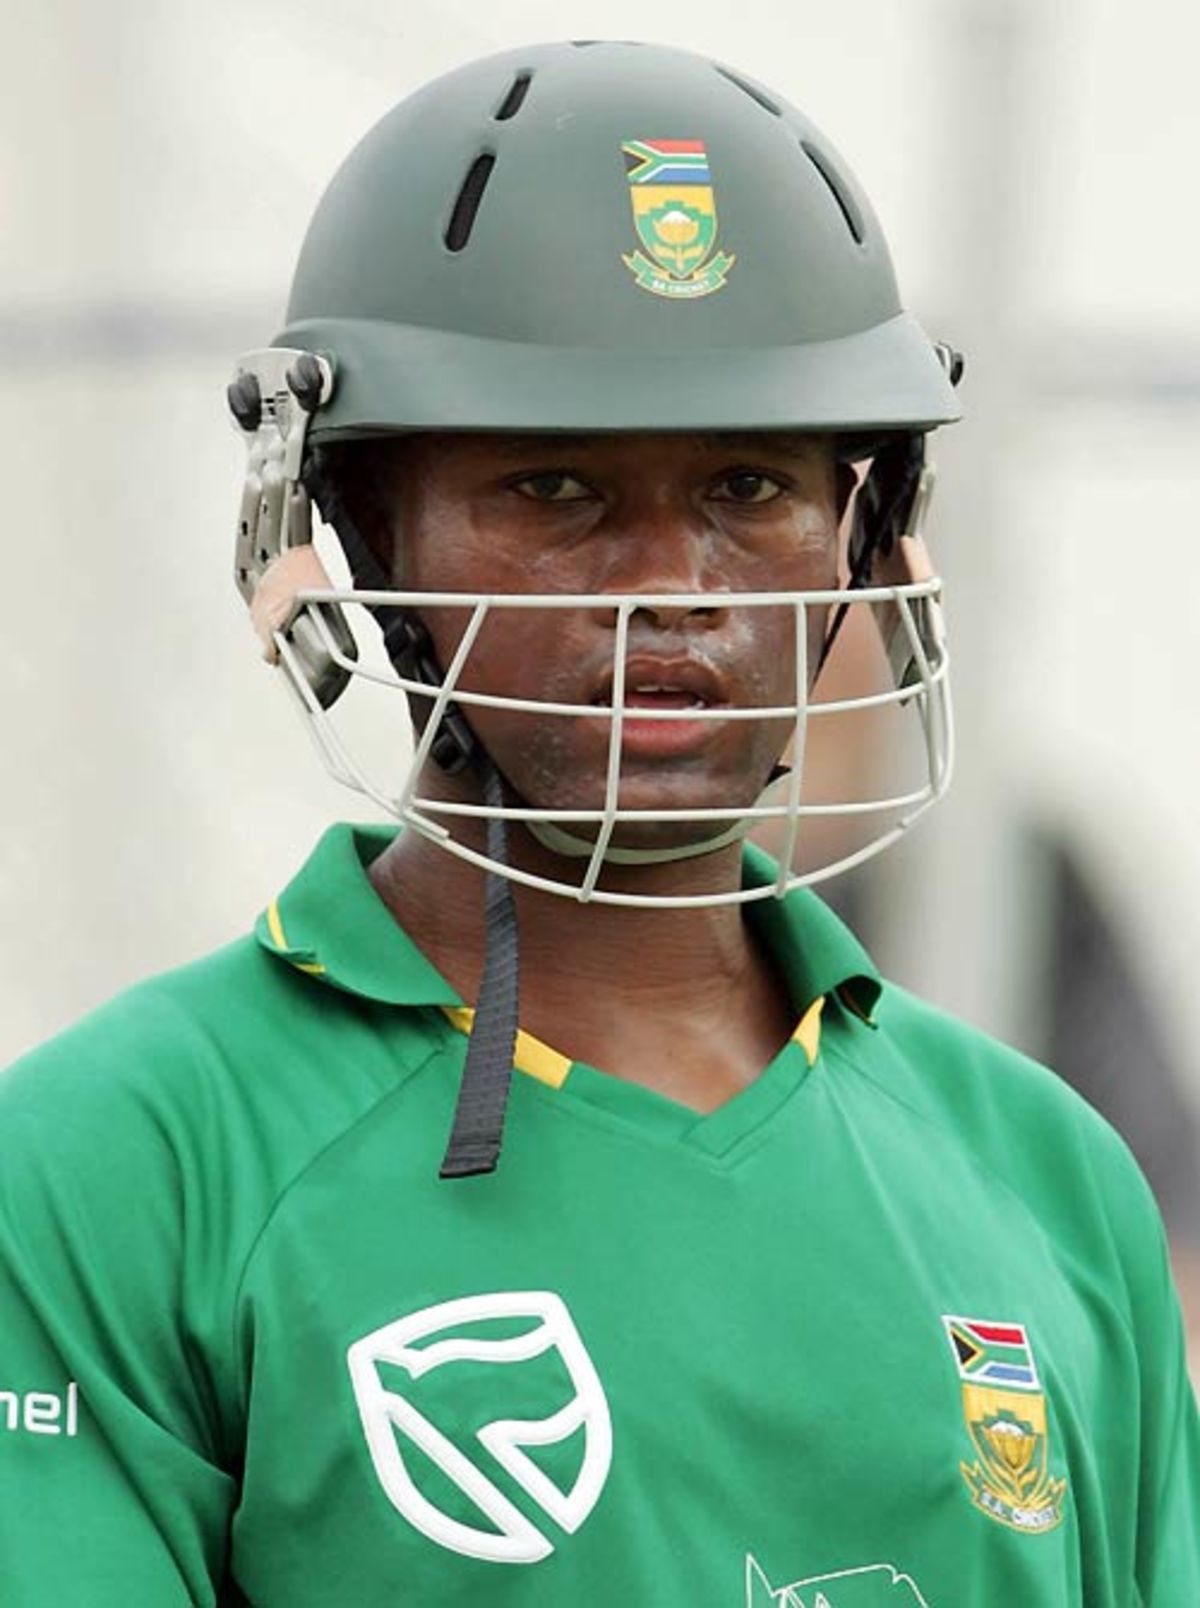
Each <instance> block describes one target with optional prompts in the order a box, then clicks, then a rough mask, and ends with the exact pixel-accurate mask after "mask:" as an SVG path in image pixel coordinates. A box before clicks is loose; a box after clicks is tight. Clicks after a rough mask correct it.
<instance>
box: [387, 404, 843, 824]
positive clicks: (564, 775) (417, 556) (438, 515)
mask: <svg viewBox="0 0 1200 1608" xmlns="http://www.w3.org/2000/svg"><path fill="white" fill-rule="evenodd" d="M387 479H388V482H389V484H388V486H387V500H388V504H389V507H390V508H391V510H392V527H393V537H394V542H395V552H396V571H397V575H396V578H397V582H398V584H400V585H402V586H403V587H404V588H405V589H406V590H410V589H411V590H421V591H430V592H468V593H498V594H507V593H519V592H525V593H554V594H570V593H585V594H604V595H612V596H614V597H615V596H624V595H629V594H633V595H635V596H636V595H642V596H646V597H647V598H650V597H652V596H654V595H656V594H659V595H661V594H679V595H681V596H682V595H686V594H698V593H702V594H705V597H704V600H703V602H702V603H695V602H693V603H692V604H682V603H681V604H680V605H679V606H677V607H676V606H664V605H663V604H662V603H661V602H659V603H650V602H647V603H646V604H645V605H644V606H638V607H635V608H634V610H633V612H632V614H631V616H630V620H629V636H628V647H627V653H626V670H625V681H626V705H627V711H628V712H627V715H626V719H625V724H624V730H623V738H622V746H621V772H620V795H619V802H620V804H621V806H622V808H625V809H689V810H699V809H722V808H730V809H731V812H736V810H738V809H739V808H745V807H747V806H749V805H751V804H752V803H753V802H754V800H755V799H756V798H757V796H758V794H759V793H760V792H761V791H762V789H763V787H764V786H765V785H766V782H767V780H768V779H769V776H770V773H771V769H772V767H773V766H774V764H775V763H776V762H777V761H778V759H779V757H780V754H781V753H782V751H783V749H784V748H785V746H786V744H787V741H788V738H789V735H790V733H791V731H792V729H793V723H792V722H791V721H790V720H787V719H781V718H778V717H776V718H775V719H773V720H770V719H749V720H734V719H715V718H707V719H696V718H693V719H690V720H689V719H686V718H683V719H672V720H669V721H663V720H656V719H649V718H646V717H645V715H643V716H642V718H639V710H642V711H655V710H674V711H684V712H687V711H691V710H703V709H719V708H723V707H729V708H737V707H743V708H744V707H770V706H772V705H775V706H779V705H786V704H793V703H794V702H795V700H796V697H797V686H796V666H797V650H796V616H795V613H794V611H793V610H792V609H790V608H787V607H777V606H771V607H754V608H751V607H742V608H739V607H738V606H737V594H738V593H739V592H741V593H745V592H756V593H763V592H771V593H775V592H799V591H809V590H821V589H828V588H832V587H834V586H835V585H836V573H837V532H838V523H839V518H840V515H841V512H842V509H843V507H844V504H845V499H846V496H847V495H848V491H849V485H850V484H852V479H851V476H850V474H849V471H847V470H844V469H839V467H838V466H837V464H836V462H835V458H834V453H833V447H832V442H831V440H830V439H829V438H828V437H823V436H812V435H800V434H797V435H790V436H789V435H779V434H754V435H741V436H737V435H681V434H637V435H632V434H631V435H616V434H614V435H594V436H561V435H537V436H515V435H505V434H495V435H482V434H470V435H427V436H422V437H417V438H415V439H411V440H409V441H407V442H404V443H402V444H401V445H400V447H399V449H398V450H397V452H396V454H395V456H394V458H393V459H392V460H391V464H390V470H389V473H388V476H387ZM423 612H424V618H425V622H426V624H427V626H428V628H429V631H430V634H431V636H432V639H433V643H434V646H435V649H436V652H437V657H438V661H439V663H440V664H441V665H442V666H443V668H444V667H446V666H447V665H448V664H449V663H450V661H451V659H452V657H453V654H454V651H455V648H456V646H457V645H458V642H459V640H460V638H461V634H462V631H463V628H464V625H465V622H466V614H465V612H464V611H463V610H461V609H447V608H430V609H428V610H425V611H423ZM805 623H806V633H805V634H806V636H807V660H808V667H809V668H808V679H810V680H811V673H812V669H813V667H814V666H815V665H816V663H817V658H818V655H819V651H820V645H821V642H822V639H823V635H824V628H825V611H824V610H823V609H821V608H811V609H809V610H808V612H807V619H806V622H805ZM616 636H617V632H616V610H615V609H612V608H608V607H592V608H582V607H581V608H573V609H565V610H533V611H525V610H505V609H500V610H497V611H494V612H493V613H491V614H490V615H489V616H488V618H487V620H486V622H485V624H484V626H483V629H482V631H481V633H480V636H479V638H478V640H477V642H476V644H475V646H474V647H473V649H472V651H471V654H470V657H469V659H468V661H467V663H466V665H465V667H464V672H463V675H462V677H461V679H460V682H459V685H460V686H461V687H464V688H466V689H468V690H470V691H473V692H486V693H493V694H501V695H504V696H508V697H516V698H526V699H540V700H546V701H552V702H561V703H572V704H583V705H586V706H591V707H595V708H596V710H597V714H596V716H595V717H587V718H584V719H580V718H564V717H562V716H555V715H549V714H545V713H540V712H537V713H535V712H527V711H512V710H497V709H486V708H479V707H472V708H470V709H469V710H468V716H469V719H470V722H471V724H472V726H473V727H474V729H475V731H476V733H477V735H478V736H479V738H480V740H481V741H482V743H483V745H484V746H485V747H486V749H487V750H488V752H489V753H490V754H491V756H492V758H493V759H494V761H495V762H496V764H497V766H498V767H499V769H500V771H501V772H502V774H503V775H504V776H505V777H506V778H507V780H508V781H509V783H510V784H511V785H512V787H513V788H515V789H516V791H517V792H518V793H519V794H520V795H521V797H522V798H523V799H524V800H526V801H527V802H528V803H529V804H531V805H536V806H538V807H541V808H553V809H598V808H600V807H601V806H602V805H603V802H604V793H605V778H606V770H607V761H608V747H609V734H610V729H611V723H610V720H609V719H608V718H607V717H606V716H605V715H604V713H603V710H604V709H605V707H606V706H609V705H610V702H611V696H612V687H613V675H614V659H615V654H614V646H615V642H616ZM805 690H806V689H805ZM719 829H720V823H718V824H717V825H716V826H714V822H713V821H712V820H711V819H708V820H704V821H702V822H700V823H696V822H687V823H680V822H671V823H641V824H638V825H636V826H633V825H628V824H624V825H622V827H621V828H620V829H619V834H618V835H617V836H616V837H615V841H618V842H621V843H624V844H627V845H637V846H643V847H659V846H662V845H664V844H679V843H685V842H687V841H698V840H701V839H704V838H706V837H711V836H712V835H713V833H714V831H715V830H719ZM580 835H587V834H586V832H585V831H583V830H581V832H580Z"/></svg>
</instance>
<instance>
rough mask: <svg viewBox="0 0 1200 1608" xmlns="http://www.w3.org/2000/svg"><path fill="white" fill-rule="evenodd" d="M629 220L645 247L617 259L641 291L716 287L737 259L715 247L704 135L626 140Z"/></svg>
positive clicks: (675, 292) (687, 293) (687, 292)
mask: <svg viewBox="0 0 1200 1608" xmlns="http://www.w3.org/2000/svg"><path fill="white" fill-rule="evenodd" d="M621 154H622V155H623V156H624V158H625V174H626V177H627V178H628V180H629V199H630V202H631V204H632V206H633V222H634V226H635V228H636V229H637V232H638V238H639V239H640V240H641V242H642V245H643V246H644V247H645V250H644V251H631V252H629V253H628V254H627V255H625V256H623V257H622V259H621V260H622V262H623V263H624V264H625V266H626V267H627V268H628V269H629V271H630V273H632V275H633V277H634V279H635V280H636V281H637V283H638V284H639V285H640V286H641V288H642V289H643V290H648V291H651V292H652V293H653V294H654V295H655V296H665V297H669V298H671V299H680V298H684V299H687V298H692V297H696V296H709V295H711V294H712V292H713V291H714V290H720V289H721V287H722V286H723V285H724V283H725V281H726V280H727V279H728V277H729V270H730V269H731V268H732V267H733V265H734V263H735V262H736V261H737V258H736V257H735V256H734V255H733V254H732V253H730V252H726V251H717V250H716V244H717V205H716V200H715V198H714V195H713V185H712V175H711V173H710V172H709V167H708V152H707V150H706V149H705V145H704V141H703V140H626V142H625V143H624V144H623V145H622V147H621Z"/></svg>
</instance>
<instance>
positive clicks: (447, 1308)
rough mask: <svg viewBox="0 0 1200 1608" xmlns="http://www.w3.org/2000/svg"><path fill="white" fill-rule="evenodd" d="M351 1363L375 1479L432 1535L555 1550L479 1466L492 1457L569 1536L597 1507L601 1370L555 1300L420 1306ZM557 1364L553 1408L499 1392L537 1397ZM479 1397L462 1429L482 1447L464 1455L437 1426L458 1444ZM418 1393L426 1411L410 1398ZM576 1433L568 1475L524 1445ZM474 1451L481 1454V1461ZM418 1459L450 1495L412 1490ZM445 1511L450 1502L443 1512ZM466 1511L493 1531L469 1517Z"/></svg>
mask: <svg viewBox="0 0 1200 1608" xmlns="http://www.w3.org/2000/svg"><path fill="white" fill-rule="evenodd" d="M346 1362H347V1365H348V1366H349V1369H350V1379H351V1382H352V1384H353V1386H354V1397H355V1400H356V1402H357V1403H358V1411H359V1416H360V1418H361V1420H362V1428H363V1434H364V1435H365V1437H366V1441H367V1446H368V1448H369V1450H370V1453H371V1461H372V1463H373V1465H374V1468H375V1473H376V1475H377V1476H378V1479H379V1483H380V1485H381V1486H382V1487H383V1489H384V1491H385V1492H386V1493H387V1496H388V1499H389V1501H390V1502H391V1503H392V1506H393V1507H394V1508H395V1509H396V1511H397V1512H398V1513H399V1514H401V1515H402V1516H403V1517H404V1518H405V1519H407V1520H408V1522H409V1523H410V1524H412V1525H414V1526H415V1527H416V1529H418V1530H419V1531H420V1532H421V1533H422V1535H426V1536H428V1537H429V1539H430V1540H431V1541H436V1542H437V1543H438V1544H439V1545H440V1546H443V1547H449V1548H450V1549H451V1550H452V1551H454V1552H461V1553H465V1554H466V1556H467V1557H470V1558H480V1559H483V1560H485V1561H488V1562H491V1563H536V1562H538V1560H539V1559H541V1558H545V1557H548V1556H549V1554H550V1553H551V1552H553V1550H554V1543H553V1541H551V1540H550V1538H549V1537H548V1536H547V1535H546V1534H545V1533H544V1529H543V1528H542V1527H541V1526H540V1525H539V1524H535V1523H534V1522H533V1520H532V1519H530V1518H528V1517H527V1516H526V1515H525V1513H523V1512H522V1511H521V1509H520V1508H519V1507H518V1506H517V1505H516V1504H515V1503H514V1502H513V1501H512V1500H510V1498H509V1497H508V1496H506V1495H505V1493H504V1491H503V1490H501V1488H500V1486H499V1485H498V1484H497V1483H496V1481H495V1479H494V1478H493V1477H492V1475H491V1474H490V1473H489V1472H487V1468H488V1465H489V1463H494V1464H495V1465H498V1466H499V1468H500V1469H502V1470H503V1471H504V1472H505V1473H506V1474H507V1475H508V1476H509V1478H510V1479H511V1480H513V1481H514V1482H515V1483H516V1485H517V1486H518V1487H519V1489H520V1490H521V1491H523V1492H524V1493H525V1495H526V1496H528V1497H529V1498H531V1500H532V1502H533V1503H534V1504H535V1506H536V1508H537V1509H538V1510H539V1515H538V1516H539V1518H541V1517H542V1516H544V1517H545V1518H548V1519H550V1520H552V1521H553V1523H554V1524H555V1525H557V1526H558V1527H559V1528H560V1529H562V1530H565V1531H566V1532H567V1534H568V1535H570V1534H573V1533H574V1532H575V1531H576V1530H577V1529H578V1528H579V1526H580V1525H581V1524H582V1523H583V1521H584V1520H585V1519H586V1518H587V1516H588V1514H589V1513H590V1512H591V1511H592V1509H593V1508H594V1507H595V1505H596V1502H597V1500H598V1498H599V1496H600V1492H601V1491H602V1490H603V1488H604V1482H605V1480H606V1479H607V1477H608V1470H609V1465H610V1464H611V1462H612V1421H611V1419H610V1417H609V1411H608V1403H607V1401H606V1400H605V1397H604V1390H603V1388H602V1386H601V1384H600V1379H599V1376H598V1375H597V1373H596V1370H595V1368H594V1366H593V1364H592V1360H591V1358H590V1357H589V1356H588V1354H587V1351H586V1350H585V1348H584V1344H583V1341H582V1340H581V1339H580V1337H579V1331H578V1330H577V1329H576V1327H575V1325H574V1323H573V1322H572V1320H571V1315H570V1313H569V1312H568V1311H567V1308H566V1306H565V1305H564V1303H563V1302H562V1300H561V1299H560V1298H559V1297H558V1296H557V1295H554V1294H552V1293H551V1292H550V1291H548V1290H532V1291H520V1292H510V1291H502V1292H499V1293H496V1294H491V1295H471V1296H466V1297H464V1298H463V1299H461V1300H457V1301H443V1302H440V1303H439V1304H438V1305H437V1306H431V1307H423V1308H422V1309H421V1310H420V1311H418V1312H411V1313H409V1314H408V1315H407V1316H406V1317H403V1318H398V1319H397V1320H396V1321H395V1322H394V1323H389V1324H386V1325H385V1326H384V1327H383V1328H382V1329H376V1330H375V1331H374V1332H373V1333H372V1334H368V1335H364V1336H363V1338H362V1339H361V1340H356V1341H355V1342H354V1344H353V1345H352V1346H351V1347H350V1348H349V1350H348V1351H347V1353H346ZM455 1365H458V1366H457V1367H456V1366H455ZM441 1370H445V1371H446V1372H445V1374H444V1376H441V1377H439V1374H440V1371H441ZM563 1370H565V1375H566V1382H565V1386H564V1387H560V1388H559V1394H560V1395H562V1394H565V1395H566V1396H567V1399H566V1401H565V1402H563V1403H562V1405H560V1406H558V1407H557V1408H556V1409H555V1410H554V1411H552V1412H550V1413H549V1414H548V1415H545V1416H541V1417H529V1416H524V1417H522V1416H517V1415H515V1414H514V1413H513V1411H512V1406H510V1407H509V1410H508V1411H507V1412H506V1411H505V1403H506V1401H507V1402H509V1403H511V1404H514V1405H515V1404H517V1403H520V1402H521V1401H522V1400H523V1399H524V1400H526V1401H528V1400H530V1399H531V1398H533V1397H536V1396H537V1394H538V1390H539V1389H540V1390H543V1391H544V1388H545V1382H546V1379H547V1377H549V1378H551V1379H557V1380H561V1378H562V1373H563ZM535 1385H536V1387H537V1388H534V1387H535ZM481 1392H482V1395H483V1399H484V1400H485V1401H486V1403H487V1406H486V1409H485V1411H484V1413H483V1415H482V1421H476V1422H475V1425H474V1428H473V1429H472V1430H471V1431H470V1439H473V1440H474V1441H475V1442H476V1443H477V1447H476V1446H474V1445H472V1446H469V1450H468V1451H464V1450H463V1449H462V1447H461V1445H460V1444H456V1441H455V1440H454V1439H452V1438H451V1435H450V1434H448V1433H446V1430H447V1429H448V1428H449V1429H452V1430H457V1431H458V1440H459V1441H460V1442H461V1441H462V1440H463V1438H464V1432H463V1422H464V1419H463V1412H464V1410H465V1409H464V1406H463V1404H464V1402H466V1401H468V1400H470V1399H473V1400H475V1401H478V1400H479V1399H480V1396H481ZM418 1395H419V1396H420V1397H421V1399H422V1406H421V1407H418V1406H417V1405H416V1402H415V1401H414V1400H413V1397H414V1396H418ZM493 1404H494V1405H493ZM435 1418H440V1419H441V1424H440V1425H439V1423H438V1422H435V1421H434V1419H435ZM581 1434H582V1454H581V1456H578V1457H577V1458H576V1459H575V1461H576V1463H577V1470H576V1472H575V1474H574V1477H573V1479H571V1480H570V1482H569V1483H568V1482H566V1481H564V1480H561V1478H560V1479H555V1478H554V1477H552V1475H551V1474H550V1473H548V1472H547V1471H546V1468H545V1467H543V1466H541V1465H540V1464H539V1462H537V1461H535V1459H534V1458H533V1457H531V1456H530V1455H529V1453H528V1452H527V1451H526V1450H525V1448H530V1449H531V1450H540V1451H541V1452H542V1453H543V1454H551V1455H552V1454H553V1453H554V1451H555V1449H556V1448H559V1447H560V1446H561V1445H562V1443H564V1442H567V1441H571V1440H572V1439H573V1438H574V1441H575V1442H577V1441H578V1440H579V1438H580V1435H581ZM477 1449H478V1450H481V1451H482V1452H484V1453H486V1456H485V1457H483V1458H482V1459H478V1458H477V1456H476V1455H475V1454H476V1451H477ZM414 1452H415V1454H416V1455H414ZM426 1460H427V1462H429V1463H432V1464H433V1465H434V1466H435V1467H436V1469H437V1470H438V1471H439V1472H440V1474H441V1475H443V1476H445V1479H446V1480H449V1481H450V1482H451V1486H452V1488H453V1490H454V1501H453V1503H451V1502H449V1501H445V1500H444V1501H443V1504H442V1505H438V1503H436V1502H434V1501H432V1500H431V1499H430V1497H429V1496H427V1495H426V1494H425V1493H424V1492H423V1491H422V1490H421V1488H420V1487H421V1485H422V1483H424V1484H425V1485H426V1486H427V1487H428V1485H429V1484H430V1483H431V1482H430V1481H429V1479H428V1477H427V1476H425V1477H424V1478H422V1469H423V1465H424V1464H425V1462H426ZM560 1463H561V1459H560ZM464 1498H465V1499H466V1500H465V1502H464V1501H463V1499H464ZM449 1506H453V1507H454V1508H455V1510H456V1511H455V1512H453V1513H452V1512H447V1511H446V1508H447V1507H449ZM474 1510H478V1513H479V1514H481V1515H482V1516H483V1518H484V1519H486V1520H487V1521H488V1525H489V1528H487V1529H483V1528H480V1527H479V1526H477V1525H476V1524H473V1523H470V1522H468V1520H469V1518H470V1517H472V1516H473V1514H474Z"/></svg>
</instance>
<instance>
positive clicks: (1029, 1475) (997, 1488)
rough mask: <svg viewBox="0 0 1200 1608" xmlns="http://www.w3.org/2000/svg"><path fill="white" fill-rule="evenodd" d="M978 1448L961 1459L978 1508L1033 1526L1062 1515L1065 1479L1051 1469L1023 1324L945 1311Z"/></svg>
mask: <svg viewBox="0 0 1200 1608" xmlns="http://www.w3.org/2000/svg"><path fill="white" fill-rule="evenodd" d="M942 1323H943V1324H944V1325H945V1330H946V1338H947V1340H949V1342H950V1350H951V1352H952V1354H953V1357H954V1363H955V1366H956V1367H957V1369H958V1377H959V1380H960V1382H961V1384H962V1396H963V1416H964V1418H965V1419H966V1425H967V1434H968V1435H969V1436H970V1439H971V1445H972V1447H973V1449H974V1451H975V1457H976V1461H975V1462H974V1463H966V1462H964V1463H960V1465H959V1467H960V1468H961V1470H962V1476H963V1479H964V1480H965V1481H966V1483H967V1489H968V1491H970V1493H971V1500H972V1501H973V1502H974V1503H975V1506H976V1507H977V1508H978V1509H979V1511H980V1512H981V1513H986V1514H987V1516H988V1518H990V1519H996V1520H997V1521H998V1522H999V1523H1001V1524H1006V1525H1008V1526H1009V1527H1010V1528H1011V1529H1014V1530H1023V1531H1025V1532H1027V1533H1032V1534H1037V1533H1040V1532H1041V1531H1044V1530H1052V1529H1053V1528H1054V1527H1055V1525H1057V1524H1061V1523H1062V1517H1063V1497H1064V1495H1065V1493H1066V1489H1067V1482H1066V1480H1064V1479H1056V1478H1055V1477H1054V1476H1053V1475H1052V1474H1051V1472H1050V1435H1049V1421H1048V1415H1047V1412H1046V1397H1045V1394H1044V1393H1043V1391H1042V1387H1041V1382H1040V1380H1039V1379H1038V1371H1037V1364H1036V1363H1035V1361H1034V1357H1033V1347H1032V1346H1031V1345H1030V1343H1029V1335H1028V1333H1027V1332H1026V1330H1025V1327H1024V1325H1023V1324H1020V1323H1002V1322H997V1321H995V1320H993V1319H981V1318H960V1317H951V1316H948V1317H943V1319H942Z"/></svg>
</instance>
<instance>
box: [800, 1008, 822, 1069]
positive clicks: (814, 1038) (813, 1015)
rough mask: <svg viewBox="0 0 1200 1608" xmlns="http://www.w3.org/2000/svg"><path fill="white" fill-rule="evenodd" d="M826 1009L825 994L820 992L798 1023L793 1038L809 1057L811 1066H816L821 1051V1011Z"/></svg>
mask: <svg viewBox="0 0 1200 1608" xmlns="http://www.w3.org/2000/svg"><path fill="white" fill-rule="evenodd" d="M824 1009H825V996H824V994H818V995H817V997H816V999H814V1000H813V1002H812V1004H811V1005H810V1006H809V1007H808V1009H807V1010H806V1011H805V1013H804V1015H803V1016H802V1017H801V1018H800V1020H799V1022H797V1024H796V1031H795V1032H794V1033H793V1034H792V1038H793V1039H794V1040H795V1041H796V1043H797V1044H798V1045H799V1046H800V1048H801V1049H802V1050H803V1051H804V1053H805V1055H806V1056H807V1057H808V1064H809V1066H815V1065H816V1060H817V1056H818V1055H820V1053H821V1012H822V1011H823V1010H824Z"/></svg>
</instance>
